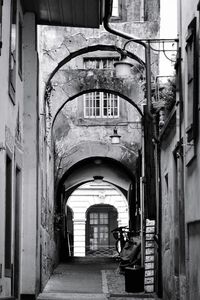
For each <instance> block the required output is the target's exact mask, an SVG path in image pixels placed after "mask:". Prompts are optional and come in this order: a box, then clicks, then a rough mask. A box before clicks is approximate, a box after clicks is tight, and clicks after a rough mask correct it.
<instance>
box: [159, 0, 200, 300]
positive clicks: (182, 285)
mask: <svg viewBox="0 0 200 300" xmlns="http://www.w3.org/2000/svg"><path fill="white" fill-rule="evenodd" d="M198 4H199V1H186V0H185V1H178V36H179V47H180V49H181V52H180V53H181V60H180V61H178V65H177V67H178V71H179V72H181V77H179V80H181V81H177V82H178V83H179V84H178V86H177V90H178V91H179V93H178V94H177V108H176V110H175V114H174V118H175V120H176V121H175V122H173V123H171V122H170V123H169V125H168V126H167V127H168V132H170V133H168V135H167V137H166V136H165V137H164V138H163V139H162V142H161V183H162V184H161V190H162V254H163V263H162V269H163V299H190V300H193V299H194V300H195V299H198V298H199V297H200V293H199V290H200V283H199V280H198V278H199V276H200V271H199V270H200V255H199V251H198V248H199V244H200V238H199V224H200V206H199V197H198V195H199V192H200V190H199V168H200V163H199V150H200V149H199V123H198V126H197V127H196V130H195V134H196V138H192V139H191V140H190V141H189V140H188V134H187V130H188V129H187V128H188V120H187V119H188V115H189V106H188V103H189V104H192V105H193V103H192V101H193V95H191V94H190V95H189V88H188V71H189V69H188V66H187V60H188V57H187V42H188V39H187V38H188V36H189V33H190V32H189V30H188V26H189V25H190V24H191V22H192V20H193V19H194V17H196V21H197V23H196V43H197V44H196V48H195V53H196V55H197V57H199V11H198V8H197V5H198ZM195 67H197V69H198V71H199V61H198V60H197V61H196V62H195V63H194V65H193V68H195ZM197 80H198V82H197V85H196V87H195V85H194V87H195V90H194V97H196V100H195V101H196V103H199V94H198V86H199V77H197ZM180 83H181V85H180ZM179 99H180V100H181V101H183V110H181V107H180V106H179V105H180V103H179ZM195 105H196V104H194V106H193V107H195ZM194 114H196V116H197V118H198V119H199V111H197V109H194ZM179 122H180V123H179ZM194 124H195V123H194ZM170 125H171V126H170ZM172 128H173V129H172ZM167 181H168V188H166V185H167V183H166V182H167ZM166 190H168V192H167V191H166Z"/></svg>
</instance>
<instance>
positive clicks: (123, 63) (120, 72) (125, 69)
mask: <svg viewBox="0 0 200 300" xmlns="http://www.w3.org/2000/svg"><path fill="white" fill-rule="evenodd" d="M132 66H133V64H132V63H130V62H129V60H128V58H127V57H123V58H121V60H120V61H116V62H115V63H114V67H115V71H116V77H129V76H131V67H132Z"/></svg>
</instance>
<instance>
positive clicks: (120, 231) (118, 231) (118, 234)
mask: <svg viewBox="0 0 200 300" xmlns="http://www.w3.org/2000/svg"><path fill="white" fill-rule="evenodd" d="M111 232H112V234H113V236H114V238H115V239H116V242H115V248H116V251H117V253H118V254H120V253H121V251H122V249H123V248H124V246H125V244H126V242H127V241H128V240H129V239H130V230H129V228H128V227H127V226H120V227H117V228H115V229H113V230H112V231H111Z"/></svg>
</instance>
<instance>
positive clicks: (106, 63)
mask: <svg viewBox="0 0 200 300" xmlns="http://www.w3.org/2000/svg"><path fill="white" fill-rule="evenodd" d="M118 60H119V57H102V58H100V57H85V58H84V60H83V62H84V69H113V68H114V62H115V61H118Z"/></svg>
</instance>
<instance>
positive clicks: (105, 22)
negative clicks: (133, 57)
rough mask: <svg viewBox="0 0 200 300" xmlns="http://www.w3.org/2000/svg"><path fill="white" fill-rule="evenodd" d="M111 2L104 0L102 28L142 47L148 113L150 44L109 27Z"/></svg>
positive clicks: (149, 98)
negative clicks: (143, 50)
mask: <svg viewBox="0 0 200 300" xmlns="http://www.w3.org/2000/svg"><path fill="white" fill-rule="evenodd" d="M112 4H113V0H107V1H105V16H104V19H103V25H104V28H105V29H106V30H107V31H108V32H109V33H112V34H114V35H117V36H120V37H122V38H124V39H127V40H131V41H133V42H134V43H136V44H139V45H141V46H143V47H144V49H145V64H146V82H147V86H146V90H147V106H148V113H149V114H150V103H151V101H150V100H151V56H150V51H151V50H150V44H149V43H148V42H147V43H146V42H144V41H142V40H140V39H139V38H137V37H135V36H133V35H130V34H128V33H124V32H122V31H120V30H117V29H114V28H111V26H110V24H109V20H110V18H111V16H112Z"/></svg>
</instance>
